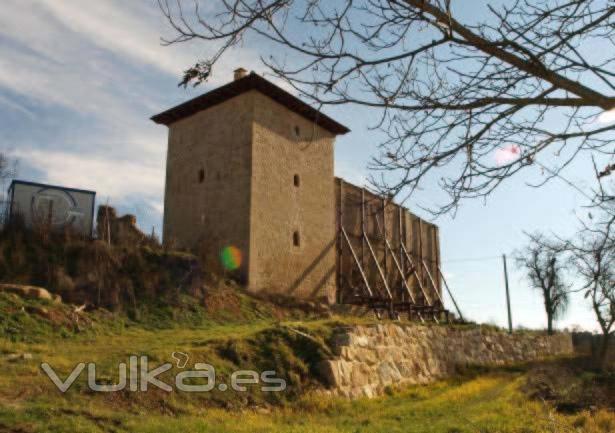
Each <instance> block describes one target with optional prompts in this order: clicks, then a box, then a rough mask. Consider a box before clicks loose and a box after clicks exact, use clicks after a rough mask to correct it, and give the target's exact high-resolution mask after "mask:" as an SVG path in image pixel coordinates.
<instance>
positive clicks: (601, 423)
mask: <svg viewBox="0 0 615 433" xmlns="http://www.w3.org/2000/svg"><path fill="white" fill-rule="evenodd" d="M211 296H212V297H213V298H212V300H213V301H215V299H216V297H219V298H220V299H219V300H220V301H221V300H224V302H223V303H220V302H213V307H212V304H210V305H209V306H207V305H200V304H199V303H198V302H197V301H195V300H192V301H191V300H190V299H189V298H185V300H184V302H185V305H177V304H175V305H170V304H164V303H161V304H159V305H147V306H145V307H143V308H142V309H141V311H140V314H139V315H138V316H139V319H138V320H136V319H134V318H132V319H131V318H129V317H127V316H125V315H121V314H120V313H109V312H105V311H104V310H96V311H94V312H92V313H83V314H81V315H80V316H79V317H78V318H77V319H76V318H75V313H74V311H73V308H72V307H70V306H67V305H55V304H49V303H46V302H42V301H31V300H28V301H26V300H23V299H21V298H18V297H17V296H15V295H6V294H0V431H11V432H69V431H71V432H72V431H74V432H216V433H224V432H270V431H278V432H306V433H307V432H315V433H319V432H417V433H418V432H433V433H436V432H437V433H440V432H442V433H461V432H464V433H465V432H468V433H470V432H484V433H487V432H491V433H495V432H504V433H506V432H510V433H512V432H520V433H532V432H536V433H538V432H568V431H570V432H573V431H574V432H579V431H583V432H587V433H607V432H613V431H615V416H613V414H612V413H609V412H607V411H605V410H598V411H594V412H592V413H590V412H587V411H585V412H577V413H572V414H560V413H556V412H554V410H553V409H552V408H553V407H554V406H553V405H552V404H551V403H543V402H542V401H540V400H537V399H530V398H529V397H527V393H526V392H525V391H524V389H523V388H524V386H526V384H527V382H528V381H527V380H526V378H527V376H528V374H529V373H528V371H527V370H523V369H520V370H509V371H499V372H491V373H490V372H483V373H477V372H474V373H472V374H468V375H466V376H465V377H461V378H458V379H455V380H449V381H443V382H439V383H435V384H431V385H428V386H414V387H408V388H405V389H403V390H399V391H395V390H393V391H391V392H390V395H387V396H384V397H381V398H377V399H373V400H359V401H352V402H350V401H346V400H342V399H331V398H323V397H322V396H320V395H318V393H317V392H312V391H313V390H314V389H315V388H317V387H318V386H319V385H320V379H319V377H318V372H317V369H316V366H317V364H318V361H319V360H321V359H323V358H325V357H327V356H329V353H328V350H329V347H328V338H329V337H330V334H331V330H332V328H333V327H334V326H336V325H338V324H340V323H346V322H347V321H349V320H352V321H356V320H357V319H347V318H346V319H345V318H333V319H317V318H312V317H308V316H306V315H305V314H301V313H299V312H293V311H281V310H280V309H278V308H276V307H275V306H273V305H270V304H268V303H266V302H263V301H258V300H255V299H253V298H250V297H248V296H246V295H245V294H242V293H241V292H238V291H236V290H234V291H233V290H230V289H229V290H226V291H222V292H220V293H215V292H214V293H212V294H211ZM222 305H224V307H222ZM76 322H77V323H76ZM307 336H309V337H307ZM175 351H182V352H185V353H187V354H188V355H189V356H190V361H189V364H190V365H192V364H193V363H194V362H207V363H209V364H211V365H213V366H215V368H216V373H217V381H218V380H219V381H221V382H228V377H229V374H230V372H231V371H233V370H236V369H246V368H250V369H255V370H257V371H263V370H268V369H273V370H275V371H276V372H277V376H278V377H284V378H285V379H286V380H287V382H288V389H287V391H286V392H283V393H262V392H260V391H259V390H258V389H253V388H250V390H249V392H246V393H236V392H233V391H226V392H222V391H219V390H214V391H212V392H209V393H196V394H195V393H192V394H191V393H182V392H178V391H177V390H174V391H173V392H171V393H165V392H163V391H156V390H153V391H148V392H147V393H131V392H128V391H122V392H117V393H94V392H92V391H90V390H89V389H88V388H87V387H86V383H85V378H86V375H85V373H84V374H82V376H81V377H80V379H79V380H78V381H77V383H76V384H75V386H74V387H73V388H71V389H70V390H69V391H68V392H67V393H65V394H62V393H60V392H59V391H58V390H57V389H56V388H55V387H53V385H52V384H51V381H50V380H49V379H48V378H47V377H46V376H45V375H44V374H43V373H42V371H41V369H40V363H41V362H47V363H49V364H51V365H52V366H53V367H54V369H55V370H56V371H58V373H59V375H60V377H62V378H64V377H66V375H67V374H68V372H69V371H70V370H71V369H72V368H73V367H74V366H75V364H77V363H78V362H96V364H97V379H98V381H99V382H105V381H107V382H109V383H113V382H114V381H115V380H117V379H116V378H117V364H118V363H119V362H126V361H127V359H128V357H129V356H130V355H148V356H149V358H150V362H151V363H153V364H154V365H159V364H162V363H163V362H167V361H172V359H171V353H172V352H175ZM15 354H17V355H25V354H27V356H21V357H20V356H17V357H15V356H14V355H15ZM180 370H181V369H179V368H177V367H176V366H174V368H173V370H172V371H171V372H169V374H165V375H163V378H166V379H167V380H166V381H167V382H170V383H172V381H171V380H170V378H171V377H172V376H174V375H175V374H176V373H178V372H179V371H180Z"/></svg>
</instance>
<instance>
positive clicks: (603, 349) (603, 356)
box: [597, 332, 611, 371]
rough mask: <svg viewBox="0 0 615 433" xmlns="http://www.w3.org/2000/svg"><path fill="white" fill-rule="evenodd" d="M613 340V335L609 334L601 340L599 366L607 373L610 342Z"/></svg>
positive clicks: (604, 334) (604, 335) (603, 335)
mask: <svg viewBox="0 0 615 433" xmlns="http://www.w3.org/2000/svg"><path fill="white" fill-rule="evenodd" d="M610 339H611V335H610V334H609V333H608V332H607V333H603V334H602V337H601V338H600V347H599V349H598V359H597V364H598V365H597V366H598V368H599V369H600V370H601V371H605V370H606V367H607V355H608V353H609V341H610Z"/></svg>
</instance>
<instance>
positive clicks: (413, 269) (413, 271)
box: [402, 245, 433, 306]
mask: <svg viewBox="0 0 615 433" xmlns="http://www.w3.org/2000/svg"><path fill="white" fill-rule="evenodd" d="M402 249H403V251H404V255H405V256H406V260H407V261H408V263H410V267H411V268H412V273H413V274H414V276H415V277H416V280H417V282H418V284H419V288H420V289H421V293H423V296H424V297H425V302H426V303H427V305H429V306H432V305H433V302H431V299H430V298H429V296H427V293H426V292H425V288H424V286H423V282H422V281H421V279H420V278H419V275H418V268H417V267H416V266H415V265H414V260H412V257H410V254H408V251H407V250H406V248H405V247H404V246H403V245H402Z"/></svg>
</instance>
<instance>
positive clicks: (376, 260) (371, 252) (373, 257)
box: [364, 235, 393, 299]
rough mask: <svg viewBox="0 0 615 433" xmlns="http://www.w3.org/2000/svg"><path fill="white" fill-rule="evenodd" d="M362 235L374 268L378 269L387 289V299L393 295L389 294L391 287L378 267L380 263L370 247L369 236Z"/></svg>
mask: <svg viewBox="0 0 615 433" xmlns="http://www.w3.org/2000/svg"><path fill="white" fill-rule="evenodd" d="M364 237H365V243H366V244H367V248H368V250H369V252H370V254H371V256H372V259H373V260H374V263H375V264H376V268H377V269H378V273H379V274H380V278H381V279H382V283H383V284H384V288H385V290H386V291H387V296H388V297H389V299H393V295H392V294H391V289H390V288H389V283H387V279H386V275H385V274H384V272H383V271H382V268H381V267H380V263H378V258H377V257H376V254H375V253H374V249H373V248H372V243H371V242H370V241H369V238H368V237H367V236H365V235H364Z"/></svg>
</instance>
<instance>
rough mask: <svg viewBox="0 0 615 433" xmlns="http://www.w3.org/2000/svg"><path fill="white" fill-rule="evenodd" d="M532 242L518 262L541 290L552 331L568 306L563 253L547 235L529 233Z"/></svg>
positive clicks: (518, 256)
mask: <svg viewBox="0 0 615 433" xmlns="http://www.w3.org/2000/svg"><path fill="white" fill-rule="evenodd" d="M529 238H530V242H529V244H528V246H527V247H526V248H525V250H524V251H523V252H520V253H519V254H518V255H517V257H516V261H517V265H518V266H519V267H521V268H523V269H524V270H525V271H526V272H527V277H528V279H529V282H530V284H531V286H532V287H533V288H535V289H537V290H540V292H541V294H542V298H543V301H544V306H545V312H546V313H547V331H548V333H549V335H551V334H553V321H554V320H556V319H558V318H560V317H561V316H562V315H563V314H564V313H565V312H566V309H567V308H568V302H569V299H570V298H569V290H570V289H571V287H570V286H569V285H567V284H566V283H565V282H564V261H563V258H564V253H565V250H564V249H563V248H561V247H560V248H558V247H557V246H556V245H557V244H556V243H554V242H552V241H549V240H547V239H546V238H545V236H544V235H542V234H540V233H535V234H532V235H529Z"/></svg>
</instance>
